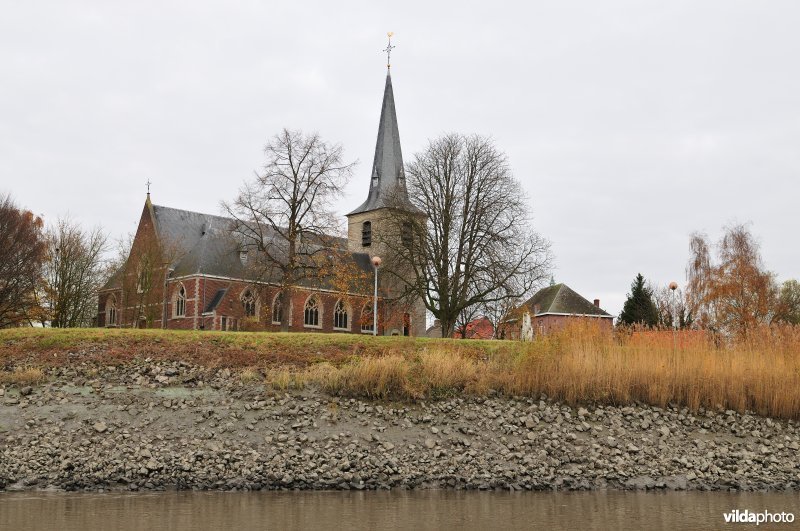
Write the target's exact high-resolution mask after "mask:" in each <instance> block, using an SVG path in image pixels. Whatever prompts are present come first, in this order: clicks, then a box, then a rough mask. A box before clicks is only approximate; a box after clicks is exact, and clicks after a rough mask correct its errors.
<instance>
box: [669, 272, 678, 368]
mask: <svg viewBox="0 0 800 531" xmlns="http://www.w3.org/2000/svg"><path fill="white" fill-rule="evenodd" d="M669 289H670V291H671V292H672V354H673V356H674V355H675V354H676V351H677V339H676V335H677V333H678V332H677V322H676V316H675V290H676V289H678V283H677V282H675V281H672V282H670V283H669Z"/></svg>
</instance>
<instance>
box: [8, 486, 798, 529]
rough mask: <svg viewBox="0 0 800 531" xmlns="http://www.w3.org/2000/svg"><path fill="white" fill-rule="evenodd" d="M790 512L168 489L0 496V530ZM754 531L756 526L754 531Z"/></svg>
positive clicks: (577, 521) (789, 506) (537, 525)
mask: <svg viewBox="0 0 800 531" xmlns="http://www.w3.org/2000/svg"><path fill="white" fill-rule="evenodd" d="M737 508H738V509H742V510H743V509H749V510H750V511H763V510H769V511H770V512H781V511H787V512H793V513H795V515H796V517H797V518H798V521H797V522H796V523H795V524H771V525H761V526H759V527H758V529H795V528H800V494H797V493H791V494H730V493H698V492H667V493H624V492H582V493H552V492H548V493H498V492H453V491H415V492H396V491H395V492H278V493H275V492H254V493H243V492H231V493H225V492H166V493H152V494H113V493H106V494H75V493H3V494H0V529H2V530H6V529H9V530H21V531H22V530H28V529H32V530H48V531H51V530H53V531H56V530H58V531H72V530H86V531H93V530H124V531H129V530H140V529H141V530H154V531H155V530H184V529H186V530H199V529H203V530H205V529H235V530H246V529H308V530H317V529H320V530H322V529H325V530H327V529H369V530H382V529H412V530H415V531H418V530H427V529H436V530H438V529H458V530H462V531H463V530H471V529H503V530H505V529H571V530H580V529H603V530H605V529H749V528H751V526H749V525H747V524H726V523H725V520H724V518H723V513H725V512H728V511H730V510H732V509H737ZM752 528H753V529H755V528H756V527H755V526H752Z"/></svg>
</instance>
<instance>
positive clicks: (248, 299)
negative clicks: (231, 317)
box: [242, 289, 256, 317]
mask: <svg viewBox="0 0 800 531" xmlns="http://www.w3.org/2000/svg"><path fill="white" fill-rule="evenodd" d="M242 307H243V308H244V316H245V317H255V316H256V298H255V296H254V295H253V292H252V291H251V290H249V289H248V290H245V292H244V293H242Z"/></svg>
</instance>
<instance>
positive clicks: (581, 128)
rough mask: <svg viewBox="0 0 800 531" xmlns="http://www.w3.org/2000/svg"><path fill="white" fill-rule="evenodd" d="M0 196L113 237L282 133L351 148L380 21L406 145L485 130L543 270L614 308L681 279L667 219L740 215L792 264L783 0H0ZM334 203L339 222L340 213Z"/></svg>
mask: <svg viewBox="0 0 800 531" xmlns="http://www.w3.org/2000/svg"><path fill="white" fill-rule="evenodd" d="M0 13H2V16H0V191H10V192H12V194H13V195H14V197H15V198H16V200H17V201H18V202H19V203H21V204H22V205H23V206H26V207H27V208H30V209H32V210H34V211H35V212H37V213H41V214H44V215H45V216H46V218H47V219H48V220H54V219H55V218H57V217H58V216H60V215H64V214H67V213H69V214H70V215H71V216H72V217H73V218H74V219H76V220H78V221H80V222H81V223H82V224H84V225H86V226H90V225H94V224H102V225H103V226H104V227H105V228H106V229H107V230H108V231H109V232H110V233H111V235H112V236H115V237H116V236H119V235H122V234H124V233H126V232H129V231H131V230H133V229H134V228H135V225H136V222H137V221H138V216H139V214H140V212H141V208H142V204H143V201H144V193H145V186H144V183H145V181H147V180H148V179H150V180H151V181H152V182H153V188H152V190H153V200H154V202H156V203H158V204H163V205H168V206H173V207H176V208H184V209H188V210H197V211H202V212H210V213H218V212H219V202H220V200H223V199H231V198H232V197H233V196H234V195H235V193H236V190H237V188H238V186H239V185H240V184H241V182H242V181H243V180H245V179H249V178H250V177H251V176H252V174H253V171H254V170H256V169H257V168H259V166H260V165H261V164H262V152H261V149H262V147H263V145H264V143H265V141H266V140H267V138H268V137H269V136H271V135H273V134H275V133H276V132H278V131H279V130H280V129H281V128H282V127H284V126H288V127H292V128H301V129H304V130H306V131H313V130H316V131H319V132H320V134H321V135H322V136H323V137H324V138H325V139H327V140H330V141H335V142H340V143H342V144H343V145H344V147H345V153H346V155H347V156H348V158H350V159H359V161H360V165H359V167H358V170H357V172H356V174H355V177H354V179H353V181H352V183H351V185H350V186H349V188H348V196H347V197H346V199H345V200H344V201H342V203H341V206H340V210H341V212H342V213H343V214H344V213H346V212H348V211H349V210H351V209H352V208H354V207H356V206H357V205H358V204H359V203H360V202H362V201H363V200H364V198H365V197H366V193H367V188H368V178H369V171H370V169H371V168H370V165H371V162H372V151H373V150H374V144H375V135H376V133H377V126H378V115H379V112H380V102H381V96H382V90H383V83H384V75H385V64H384V63H385V59H384V56H383V55H382V54H381V52H380V50H381V49H382V48H383V47H384V46H385V44H386V42H385V41H386V32H387V31H394V32H395V38H394V44H395V45H396V46H397V48H396V49H395V51H394V52H393V54H392V64H393V67H392V74H393V75H392V79H393V84H394V91H395V98H396V103H397V110H398V119H399V124H400V136H401V139H402V142H403V152H404V155H405V158H406V161H409V160H410V159H411V157H412V155H413V154H414V153H415V152H417V151H419V150H420V149H422V148H423V147H424V146H425V144H426V142H427V139H428V138H431V137H434V136H437V135H439V134H441V133H444V132H449V131H457V132H463V133H481V134H486V135H491V136H492V137H494V139H495V140H496V142H497V144H498V145H499V146H500V147H501V148H502V149H503V150H505V151H506V153H507V154H508V155H509V158H510V161H511V164H512V167H513V169H514V172H515V174H516V176H517V177H518V178H519V179H520V180H521V181H522V182H523V184H524V186H525V188H526V189H527V191H528V192H529V194H530V197H531V208H532V212H533V215H534V219H535V226H536V229H537V230H538V231H539V232H541V233H542V234H543V235H545V236H546V237H547V238H549V239H550V240H551V241H552V242H553V250H554V252H555V255H556V259H557V263H556V266H557V269H556V271H555V277H556V279H557V280H558V281H563V282H566V283H567V284H569V285H570V286H571V287H573V288H574V289H575V290H577V291H578V292H580V293H581V294H583V295H584V296H586V297H587V298H589V299H592V298H595V297H599V298H600V299H602V301H603V306H604V307H605V309H607V310H608V311H610V312H611V313H614V314H616V313H618V312H619V310H620V309H621V306H622V302H623V301H624V297H625V293H626V291H627V290H628V288H629V285H630V282H631V280H632V279H633V277H634V275H635V274H636V273H637V272H642V273H643V274H644V275H645V277H647V278H648V279H651V280H653V281H654V282H657V283H661V284H664V283H667V282H669V281H670V280H673V279H677V280H678V281H679V282H680V283H681V284H682V283H683V281H684V266H685V263H686V260H687V258H688V240H689V234H690V233H691V232H692V231H694V230H704V231H706V232H708V233H709V234H710V235H711V236H712V238H714V239H716V238H717V237H718V236H719V234H720V232H721V228H722V226H723V225H725V224H726V223H730V222H733V221H739V222H748V221H752V231H753V232H754V234H756V235H757V236H758V237H759V239H760V241H761V243H762V254H763V257H764V259H765V262H766V263H767V265H768V267H770V268H771V269H772V270H774V271H776V272H777V273H778V274H779V276H780V278H781V279H785V278H792V277H793V278H800V267H799V266H798V257H799V255H800V253H798V249H797V234H798V231H800V221H799V220H800V216H798V214H797V212H796V210H795V209H794V206H795V204H796V203H797V199H798V195H800V194H798V192H800V185H798V175H800V149H798V145H799V144H800V71H799V67H798V65H800V31H798V27H799V26H800V3H798V2H793V1H784V2H781V1H770V2H763V1H762V2H758V1H751V2H742V1H734V0H720V1H713V2H712V1H705V2H703V1H675V0H671V1H666V0H664V1H660V2H650V1H642V0H637V1H630V2H619V1H614V2H610V1H604V2H595V1H581V2H578V1H572V2H564V1H558V2H555V1H553V2H546V3H543V2H507V3H506V2H485V1H484V2H464V1H462V2H452V3H445V2H430V1H427V2H408V1H404V2H394V3H388V2H302V3H300V2H298V3H291V2H256V1H249V2H245V1H242V2H218V3H207V2H198V1H194V2H188V1H187V2H165V1H159V2H124V3H123V2H119V3H115V4H113V5H112V2H105V1H104V2H65V1H59V2H35V1H31V2H14V1H8V0H3V1H2V2H0ZM342 219H343V220H344V218H342Z"/></svg>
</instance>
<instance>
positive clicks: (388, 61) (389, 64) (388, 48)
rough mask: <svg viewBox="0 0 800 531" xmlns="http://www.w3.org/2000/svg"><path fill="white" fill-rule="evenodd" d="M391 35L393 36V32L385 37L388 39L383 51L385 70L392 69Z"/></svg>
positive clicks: (392, 47)
mask: <svg viewBox="0 0 800 531" xmlns="http://www.w3.org/2000/svg"><path fill="white" fill-rule="evenodd" d="M392 35H394V32H391V31H390V32H389V33H387V34H386V36H387V37H389V44H388V45H387V46H386V48H384V49H383V51H384V52H386V69H387V70H391V69H392V50H393V49H394V46H392Z"/></svg>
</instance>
